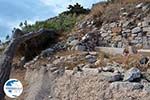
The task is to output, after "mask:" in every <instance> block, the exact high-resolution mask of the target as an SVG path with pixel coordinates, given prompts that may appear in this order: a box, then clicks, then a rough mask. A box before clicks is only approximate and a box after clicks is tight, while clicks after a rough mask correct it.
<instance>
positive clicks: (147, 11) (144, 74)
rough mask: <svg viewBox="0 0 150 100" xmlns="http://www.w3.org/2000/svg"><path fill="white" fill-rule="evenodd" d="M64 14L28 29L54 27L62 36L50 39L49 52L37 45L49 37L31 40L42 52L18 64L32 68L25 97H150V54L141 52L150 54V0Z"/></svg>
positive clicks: (110, 99)
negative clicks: (143, 52)
mask: <svg viewBox="0 0 150 100" xmlns="http://www.w3.org/2000/svg"><path fill="white" fill-rule="evenodd" d="M84 10H85V9H84ZM64 16H66V15H64V14H62V15H59V17H56V18H53V19H49V20H46V21H45V22H38V23H36V24H35V25H32V26H30V27H29V26H24V27H22V31H23V32H28V31H36V30H38V29H39V28H54V29H55V30H57V31H56V32H57V33H58V34H59V35H58V37H57V38H55V39H56V40H57V41H55V42H54V43H52V44H51V42H49V41H50V40H52V39H54V38H50V37H49V38H50V39H49V38H46V39H47V40H46V43H45V42H43V44H42V45H46V44H49V45H47V46H46V47H45V48H46V49H45V50H43V48H42V49H40V50H39V48H40V45H37V44H36V42H37V41H38V39H40V40H41V41H44V40H45V39H41V37H39V38H37V40H36V39H33V40H31V41H33V42H32V43H31V42H30V41H28V42H27V43H28V44H27V45H28V46H30V48H31V47H32V46H33V45H37V48H36V49H38V50H39V51H38V53H37V54H35V55H34V56H32V58H33V59H32V60H31V59H30V61H26V63H25V64H24V59H20V61H19V62H18V61H17V63H19V64H18V65H16V64H15V65H14V66H20V65H24V68H25V70H26V72H25V79H24V80H25V81H26V82H27V83H28V86H27V85H25V87H24V88H25V91H24V95H23V96H24V97H23V98H24V99H25V100H141V99H142V100H149V99H150V87H149V86H150V83H149V82H150V70H149V68H150V56H149V55H146V56H144V55H142V54H140V53H139V52H138V50H139V49H144V50H147V51H148V54H149V49H150V1H149V0H124V1H122V0H112V1H110V2H100V3H97V4H94V5H93V7H92V9H91V11H90V12H89V10H88V13H84V14H79V15H78V14H73V15H70V14H69V15H67V17H64ZM60 19H61V20H60ZM55 22H56V23H55ZM62 22H63V23H62ZM59 25H60V26H59ZM62 26H64V27H62ZM63 28H64V30H63ZM47 34H48V33H47ZM44 36H46V35H45V34H43V37H44ZM25 43H26V42H25ZM38 43H39V44H40V43H41V42H38ZM98 47H109V48H117V49H115V50H118V49H119V50H120V49H121V51H119V53H115V52H118V51H115V52H111V53H106V52H105V51H110V49H109V48H106V49H105V50H104V51H101V50H97V49H96V48H98ZM22 49H23V48H22ZM27 55H28V53H26V55H25V56H27ZM22 58H24V56H23V57H22ZM22 63H23V64H22ZM21 98H22V97H21Z"/></svg>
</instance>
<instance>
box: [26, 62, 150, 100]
mask: <svg viewBox="0 0 150 100" xmlns="http://www.w3.org/2000/svg"><path fill="white" fill-rule="evenodd" d="M83 66H84V65H80V68H79V67H77V69H74V70H65V72H64V67H61V66H58V65H55V64H47V65H45V66H41V67H40V68H38V69H30V68H28V70H27V73H26V75H27V76H26V80H28V83H29V87H30V88H29V90H28V92H27V94H28V96H27V97H26V99H25V100H79V99H80V100H91V99H92V100H105V99H106V100H133V98H136V99H137V100H138V99H142V100H147V99H149V98H150V95H149V94H150V90H149V82H147V81H143V82H129V81H128V82H124V81H122V78H123V77H122V75H121V73H119V72H118V69H114V70H115V71H114V72H109V71H108V72H106V71H103V69H102V71H101V72H99V68H84V67H83ZM133 70H134V71H133ZM135 70H136V71H135ZM128 72H132V74H131V76H130V77H133V76H134V75H133V73H134V72H136V73H138V72H139V71H138V70H137V69H135V68H132V69H130V70H129V71H127V73H128ZM134 74H135V73H134ZM132 75H133V76H132ZM137 76H138V75H137ZM110 78H111V81H110V80H109V79H110ZM134 78H135V76H134ZM136 78H139V77H136Z"/></svg>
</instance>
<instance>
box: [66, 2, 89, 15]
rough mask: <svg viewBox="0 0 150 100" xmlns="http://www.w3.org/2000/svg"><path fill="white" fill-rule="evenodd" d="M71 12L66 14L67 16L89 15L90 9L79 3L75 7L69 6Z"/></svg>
mask: <svg viewBox="0 0 150 100" xmlns="http://www.w3.org/2000/svg"><path fill="white" fill-rule="evenodd" d="M68 9H69V11H66V12H64V13H65V14H74V13H75V14H77V15H79V14H87V13H89V12H90V10H89V9H85V8H83V6H81V5H80V4H79V3H76V4H75V5H69V6H68Z"/></svg>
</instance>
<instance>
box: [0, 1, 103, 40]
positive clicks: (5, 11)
mask: <svg viewBox="0 0 150 100" xmlns="http://www.w3.org/2000/svg"><path fill="white" fill-rule="evenodd" d="M99 1H101V0H0V4H1V6H0V39H2V40H4V39H5V37H6V35H7V34H11V30H12V29H13V28H14V27H18V25H19V23H20V22H24V21H25V20H27V21H28V23H30V24H33V23H34V22H35V21H37V20H45V19H48V18H50V17H53V16H56V15H58V14H59V13H60V12H62V11H65V10H66V8H67V6H68V5H69V4H75V3H77V2H78V3H80V4H81V5H83V6H84V7H85V8H90V7H91V6H92V4H93V3H97V2H99Z"/></svg>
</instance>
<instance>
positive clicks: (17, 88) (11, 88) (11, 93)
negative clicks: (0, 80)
mask: <svg viewBox="0 0 150 100" xmlns="http://www.w3.org/2000/svg"><path fill="white" fill-rule="evenodd" d="M22 91H23V86H22V84H21V82H20V81H19V80H17V79H9V80H8V81H7V82H6V83H5V84H4V92H5V94H6V95H7V96H8V97H10V98H17V97H18V96H20V95H21V93H22Z"/></svg>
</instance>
